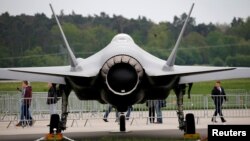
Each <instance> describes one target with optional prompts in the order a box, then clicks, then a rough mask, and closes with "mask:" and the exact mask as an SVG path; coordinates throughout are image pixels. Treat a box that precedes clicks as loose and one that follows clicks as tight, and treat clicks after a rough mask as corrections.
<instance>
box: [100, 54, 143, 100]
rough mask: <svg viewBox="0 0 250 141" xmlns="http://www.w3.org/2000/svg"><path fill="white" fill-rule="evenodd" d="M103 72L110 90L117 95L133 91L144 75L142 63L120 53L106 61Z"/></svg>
mask: <svg viewBox="0 0 250 141" xmlns="http://www.w3.org/2000/svg"><path fill="white" fill-rule="evenodd" d="M101 74H102V76H103V78H104V80H105V83H106V85H107V87H108V89H109V90H110V91H112V92H113V93H114V94H117V95H127V94H130V93H132V92H133V91H134V90H135V89H136V88H137V86H138V84H139V82H140V79H141V78H142V76H143V68H142V66H141V64H140V63H139V62H138V61H137V60H136V59H134V58H132V57H130V56H127V55H118V56H114V57H112V58H110V59H109V60H108V61H106V62H105V63H104V65H103V67H102V69H101Z"/></svg>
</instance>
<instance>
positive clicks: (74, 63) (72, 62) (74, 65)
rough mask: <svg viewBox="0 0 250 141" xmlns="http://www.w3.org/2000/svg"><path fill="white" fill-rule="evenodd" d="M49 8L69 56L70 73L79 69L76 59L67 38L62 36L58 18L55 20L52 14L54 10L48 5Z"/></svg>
mask: <svg viewBox="0 0 250 141" xmlns="http://www.w3.org/2000/svg"><path fill="white" fill-rule="evenodd" d="M50 8H51V11H52V13H53V15H54V17H55V19H56V22H57V25H58V27H59V30H60V32H61V35H62V38H63V41H64V44H65V46H66V48H67V51H68V54H69V58H70V65H71V70H72V71H76V70H77V68H79V67H77V60H76V57H75V55H74V53H73V52H72V50H71V48H70V46H69V43H68V41H67V38H66V36H65V34H64V32H63V30H62V27H61V24H60V22H59V20H58V18H57V16H56V14H55V12H54V9H53V7H52V5H51V4H50Z"/></svg>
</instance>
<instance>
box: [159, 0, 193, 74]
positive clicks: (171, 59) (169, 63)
mask: <svg viewBox="0 0 250 141" xmlns="http://www.w3.org/2000/svg"><path fill="white" fill-rule="evenodd" d="M193 7H194V3H193V4H192V6H191V9H190V11H189V13H188V17H187V18H186V20H185V23H184V25H183V27H182V29H181V32H180V34H179V37H178V39H177V41H176V43H175V46H174V49H173V50H172V52H171V54H170V56H169V57H168V60H167V63H166V64H165V65H164V67H163V70H171V69H172V67H173V65H174V63H175V58H176V53H177V49H178V47H179V44H180V41H181V39H182V36H183V33H184V31H185V29H186V26H187V22H188V20H189V18H190V15H191V13H192V10H193Z"/></svg>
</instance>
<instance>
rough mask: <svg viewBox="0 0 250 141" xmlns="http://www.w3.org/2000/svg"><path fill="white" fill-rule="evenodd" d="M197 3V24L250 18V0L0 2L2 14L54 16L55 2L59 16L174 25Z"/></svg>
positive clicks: (22, 0)
mask: <svg viewBox="0 0 250 141" xmlns="http://www.w3.org/2000/svg"><path fill="white" fill-rule="evenodd" d="M193 2H194V3H195V6H194V9H193V13H192V15H191V16H192V17H194V18H195V20H196V23H197V24H198V23H206V24H207V23H210V22H212V23H214V24H215V23H221V24H223V23H231V21H232V19H233V18H234V17H241V18H243V19H245V18H247V17H248V16H250V0H0V13H1V14H2V13H4V12H9V14H10V15H20V14H26V15H34V14H36V13H45V14H46V15H47V16H48V17H51V14H52V13H51V10H50V8H49V3H51V4H52V5H53V7H54V10H55V12H56V13H57V14H59V13H60V10H62V9H63V10H64V13H65V14H69V13H72V11H74V12H75V13H76V14H81V15H83V16H87V15H94V14H97V15H99V14H100V12H105V13H106V14H108V15H109V16H111V17H112V16H113V14H115V15H122V16H124V17H126V18H135V19H137V18H138V16H145V17H146V18H148V19H151V20H152V21H153V22H156V23H158V22H161V21H169V22H172V21H173V17H174V16H180V15H181V14H182V13H184V12H186V13H188V11H189V9H190V7H191V5H192V3H193Z"/></svg>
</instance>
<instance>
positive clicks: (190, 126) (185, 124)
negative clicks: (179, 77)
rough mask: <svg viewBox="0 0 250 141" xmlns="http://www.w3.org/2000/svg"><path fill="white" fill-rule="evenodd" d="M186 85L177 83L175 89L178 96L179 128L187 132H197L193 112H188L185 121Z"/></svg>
mask: <svg viewBox="0 0 250 141" xmlns="http://www.w3.org/2000/svg"><path fill="white" fill-rule="evenodd" d="M185 89H186V85H185V84H181V85H177V86H176V87H175V89H174V91H175V94H176V97H177V116H178V121H179V129H180V130H184V132H185V134H195V121H194V115H193V114H192V113H188V114H186V117H185V118H186V121H184V112H183V95H184V94H185Z"/></svg>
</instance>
